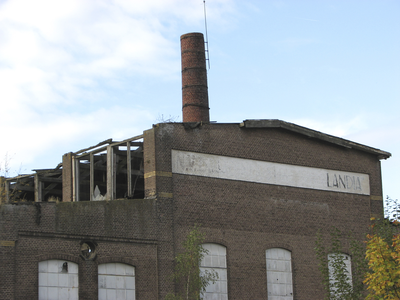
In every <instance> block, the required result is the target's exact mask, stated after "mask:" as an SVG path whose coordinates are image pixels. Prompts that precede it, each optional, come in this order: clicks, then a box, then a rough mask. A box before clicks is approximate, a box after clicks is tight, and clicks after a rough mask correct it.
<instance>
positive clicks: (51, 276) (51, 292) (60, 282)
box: [39, 259, 79, 300]
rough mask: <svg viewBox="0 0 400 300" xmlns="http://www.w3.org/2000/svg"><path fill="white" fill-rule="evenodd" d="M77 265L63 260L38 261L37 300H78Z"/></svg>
mask: <svg viewBox="0 0 400 300" xmlns="http://www.w3.org/2000/svg"><path fill="white" fill-rule="evenodd" d="M78 282H79V280H78V265H77V264H76V263H73V262H70V261H65V260H56V259H53V260H45V261H41V262H39V300H78V299H79V296H78Z"/></svg>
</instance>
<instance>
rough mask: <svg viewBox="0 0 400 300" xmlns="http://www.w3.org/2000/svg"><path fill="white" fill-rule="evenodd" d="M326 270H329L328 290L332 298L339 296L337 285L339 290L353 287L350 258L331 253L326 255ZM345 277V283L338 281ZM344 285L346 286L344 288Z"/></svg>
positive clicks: (341, 254) (343, 254)
mask: <svg viewBox="0 0 400 300" xmlns="http://www.w3.org/2000/svg"><path fill="white" fill-rule="evenodd" d="M328 268H329V290H330V293H331V294H332V295H334V296H336V297H337V296H341V293H339V292H338V291H337V290H338V288H339V285H340V287H341V289H343V288H344V289H345V290H350V289H351V288H352V286H353V280H352V274H351V257H350V255H347V254H345V253H331V254H328ZM343 275H346V276H347V278H346V280H345V282H343V281H341V282H339V281H338V277H339V276H340V277H341V276H343ZM344 285H347V287H345V286H344Z"/></svg>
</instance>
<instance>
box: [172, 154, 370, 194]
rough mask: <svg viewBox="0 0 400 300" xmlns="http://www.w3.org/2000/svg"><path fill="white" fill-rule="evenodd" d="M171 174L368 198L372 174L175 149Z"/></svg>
mask: <svg viewBox="0 0 400 300" xmlns="http://www.w3.org/2000/svg"><path fill="white" fill-rule="evenodd" d="M171 155H172V157H171V158H172V173H176V174H185V175H193V176H203V177H211V178H221V179H229V180H240V181H248V182H256V183H264V184H274V185H283V186H291V187H298V188H309V189H315V190H325V191H333V192H341V193H353V194H361V195H369V194H370V187H369V175H368V174H361V173H354V172H344V171H337V170H327V169H321V168H312V167H304V166H297V165H289V164H282V163H273V162H267V161H259V160H253V159H244V158H236V157H228V156H220V155H212V154H203V153H196V152H188V151H178V150H172V153H171Z"/></svg>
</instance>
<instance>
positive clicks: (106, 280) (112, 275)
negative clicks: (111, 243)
mask: <svg viewBox="0 0 400 300" xmlns="http://www.w3.org/2000/svg"><path fill="white" fill-rule="evenodd" d="M98 272H99V300H114V299H118V300H128V299H129V300H134V299H135V268H134V267H132V266H130V265H126V264H122V263H108V264H100V265H99V271H98Z"/></svg>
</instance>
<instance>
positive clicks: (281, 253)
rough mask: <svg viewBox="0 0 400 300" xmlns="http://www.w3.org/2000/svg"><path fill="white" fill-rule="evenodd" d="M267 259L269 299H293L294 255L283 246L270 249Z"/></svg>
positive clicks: (267, 252)
mask: <svg viewBox="0 0 400 300" xmlns="http://www.w3.org/2000/svg"><path fill="white" fill-rule="evenodd" d="M265 255H266V261H267V285H268V286H267V288H268V300H293V284H292V255H291V253H290V251H288V250H285V249H281V248H272V249H268V250H267V251H266V252H265Z"/></svg>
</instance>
